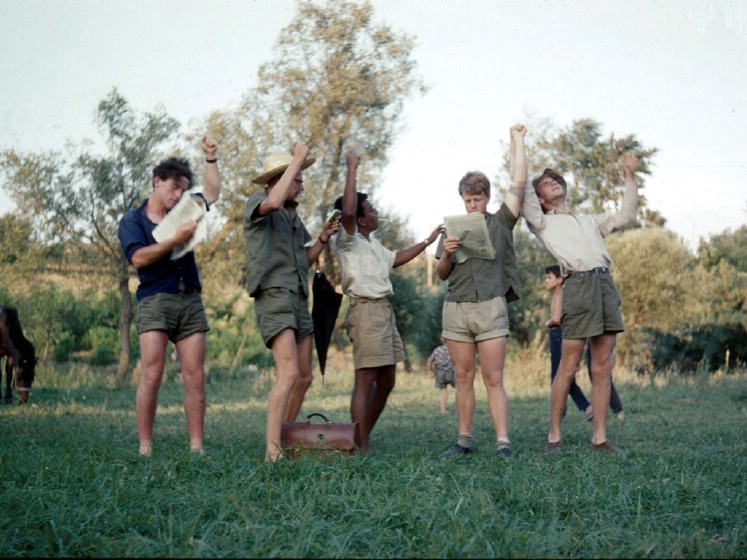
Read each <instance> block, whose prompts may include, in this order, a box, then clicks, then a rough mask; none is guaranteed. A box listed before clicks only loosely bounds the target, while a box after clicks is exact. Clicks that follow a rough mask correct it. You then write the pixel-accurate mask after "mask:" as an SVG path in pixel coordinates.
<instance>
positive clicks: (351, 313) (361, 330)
mask: <svg viewBox="0 0 747 560" xmlns="http://www.w3.org/2000/svg"><path fill="white" fill-rule="evenodd" d="M345 329H346V330H347V333H348V338H349V339H350V342H352V343H353V364H354V366H355V369H361V368H375V367H381V366H388V365H392V364H396V363H397V362H402V361H404V360H406V359H407V354H406V352H405V346H404V344H403V343H402V338H401V337H400V336H399V331H398V330H397V323H396V321H395V319H394V310H393V309H392V305H391V303H390V302H389V300H388V299H387V298H380V299H365V298H350V307H349V308H348V314H347V316H346V317H345Z"/></svg>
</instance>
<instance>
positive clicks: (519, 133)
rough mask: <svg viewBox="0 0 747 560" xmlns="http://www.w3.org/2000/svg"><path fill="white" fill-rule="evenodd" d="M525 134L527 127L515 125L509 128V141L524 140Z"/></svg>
mask: <svg viewBox="0 0 747 560" xmlns="http://www.w3.org/2000/svg"><path fill="white" fill-rule="evenodd" d="M526 133H527V127H526V126H524V125H523V124H515V125H514V126H512V127H511V139H512V140H515V139H519V138H524V135H525V134H526Z"/></svg>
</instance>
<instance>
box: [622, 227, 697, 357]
mask: <svg viewBox="0 0 747 560" xmlns="http://www.w3.org/2000/svg"><path fill="white" fill-rule="evenodd" d="M607 246H608V248H609V251H610V255H611V256H612V259H613V260H614V262H615V264H614V268H613V269H612V273H613V275H614V277H615V282H616V284H617V286H618V289H619V290H620V296H621V298H622V314H623V321H624V323H625V333H623V334H622V335H620V336H619V337H618V347H619V352H618V356H619V359H620V362H621V364H625V363H626V362H627V361H628V359H629V358H634V357H635V355H636V354H638V353H640V351H641V348H640V347H639V346H638V344H637V340H638V336H637V334H638V332H639V331H640V329H641V328H642V327H648V328H654V329H658V330H660V331H663V332H672V331H677V330H681V329H684V328H686V327H688V326H690V325H695V324H699V323H701V322H703V321H704V320H705V319H707V317H708V308H709V300H710V298H709V296H708V275H707V273H706V271H705V270H704V269H703V268H702V267H700V266H698V265H697V261H696V259H695V257H694V256H693V255H692V253H690V251H689V249H688V248H687V247H686V246H685V245H684V244H683V243H682V242H681V241H680V240H679V239H677V237H676V236H675V235H674V234H673V233H671V232H668V231H666V230H665V229H663V228H657V227H649V228H643V229H636V230H631V231H626V232H623V233H621V234H613V235H610V236H609V237H607Z"/></svg>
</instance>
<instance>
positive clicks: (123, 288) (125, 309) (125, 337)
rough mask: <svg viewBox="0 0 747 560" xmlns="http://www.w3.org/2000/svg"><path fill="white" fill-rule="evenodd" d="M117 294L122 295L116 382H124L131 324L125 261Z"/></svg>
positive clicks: (121, 268)
mask: <svg viewBox="0 0 747 560" xmlns="http://www.w3.org/2000/svg"><path fill="white" fill-rule="evenodd" d="M119 293H120V294H121V295H122V310H121V312H120V314H119V363H118V364H117V380H118V381H124V380H125V378H126V377H127V373H128V372H129V369H130V324H131V323H132V296H131V294H130V274H129V269H128V263H127V261H125V260H124V257H123V260H122V263H120V267H119Z"/></svg>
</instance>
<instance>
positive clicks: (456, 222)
mask: <svg viewBox="0 0 747 560" xmlns="http://www.w3.org/2000/svg"><path fill="white" fill-rule="evenodd" d="M444 225H445V226H446V236H447V237H458V238H459V239H460V240H461V241H462V246H461V247H459V249H458V250H457V252H456V254H455V256H456V261H457V262H458V263H459V264H462V263H463V262H464V261H466V260H467V259H494V258H495V249H493V244H492V243H491V242H490V233H488V224H487V222H486V220H485V215H484V214H482V213H481V212H472V213H470V214H460V215H459V216H445V217H444Z"/></svg>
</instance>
